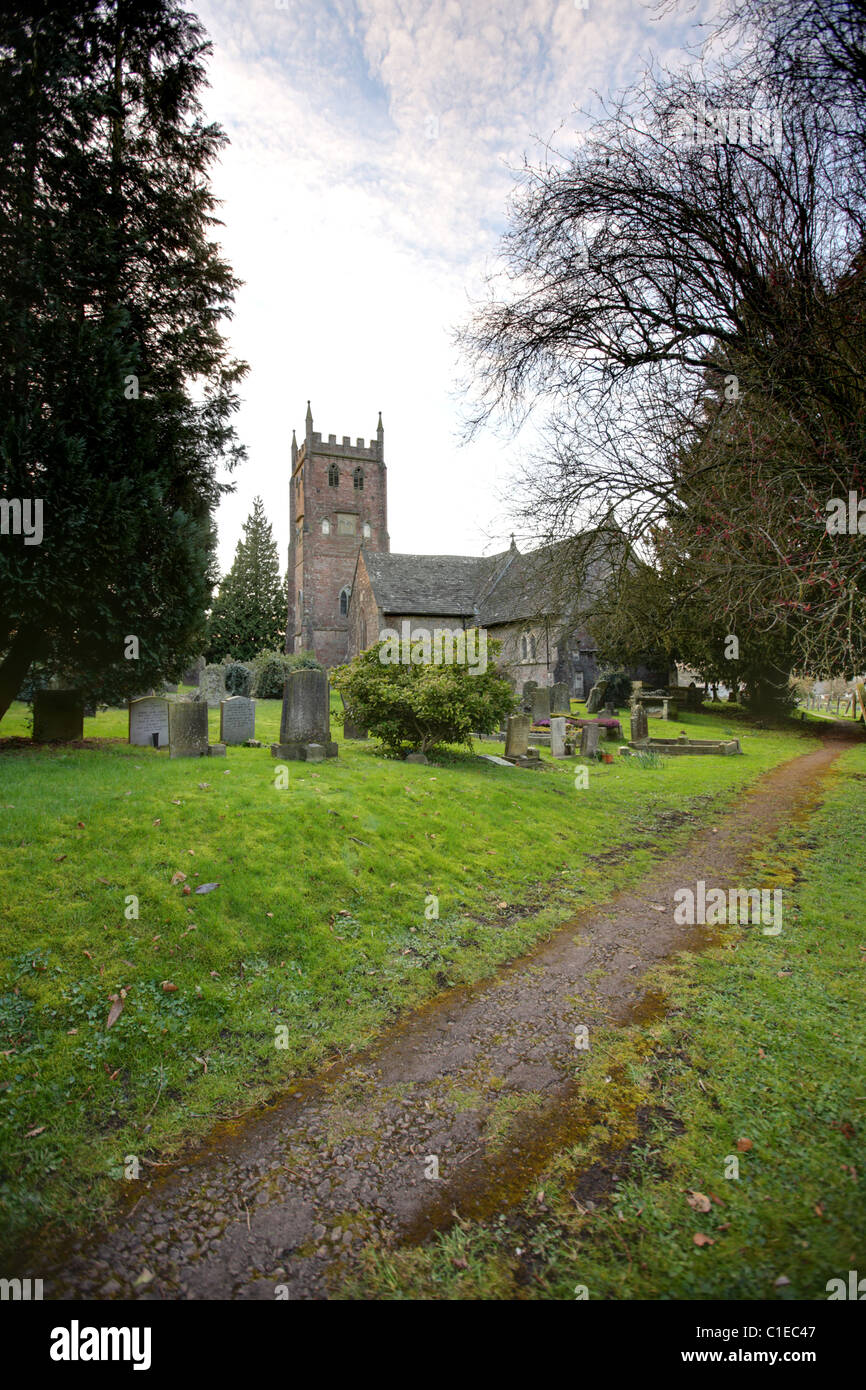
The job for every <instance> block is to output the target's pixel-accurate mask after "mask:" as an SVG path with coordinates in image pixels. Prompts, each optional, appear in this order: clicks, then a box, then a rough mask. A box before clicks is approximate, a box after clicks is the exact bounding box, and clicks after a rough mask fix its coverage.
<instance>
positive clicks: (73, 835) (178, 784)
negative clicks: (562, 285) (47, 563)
mask: <svg viewBox="0 0 866 1390" xmlns="http://www.w3.org/2000/svg"><path fill="white" fill-rule="evenodd" d="M279 715H280V706H279V704H278V702H276V701H269V702H260V703H259V705H258V709H257V736H258V737H259V738H261V740H262V742H263V744H264V745H265V746H264V747H263V748H261V749H246V748H236V749H229V750H228V755H227V757H226V758H225V759H222V758H221V759H204V760H191V759H190V760H176V761H170V760H169V758H168V754H167V752H166V751H160V752H157V751H156V750H153V749H148V748H130V747H129V746H128V745H127V744H126V743H125V742H118V743H114V744H112V743H106V744H105V745H103V746H102V747H100V748H90V749H80V750H75V749H68V748H66V749H65V748H63V746H62V745H59V746H56V747H53V748H41V749H30V748H26V749H23V750H20V751H19V750H17V749H15V750H12V749H8V748H7V749H6V750H4V751H3V752H0V847H2V856H0V902H2V905H3V906H2V917H0V933H2V945H3V953H2V959H3V962H4V964H3V967H2V974H0V1053H2V1056H0V1088H2V1090H0V1101H2V1120H0V1162H2V1171H3V1179H2V1191H0V1195H2V1205H3V1213H4V1214H3V1218H2V1220H3V1227H4V1231H3V1238H4V1240H5V1242H6V1244H7V1246H9V1245H14V1244H16V1243H20V1242H21V1241H22V1239H23V1238H24V1237H25V1236H26V1235H27V1234H28V1233H32V1232H33V1231H34V1230H35V1229H37V1228H38V1227H39V1226H40V1225H42V1224H43V1223H45V1222H53V1223H56V1224H57V1225H59V1226H63V1225H69V1226H75V1225H80V1224H82V1223H86V1222H89V1221H91V1220H92V1219H93V1217H94V1215H95V1214H96V1213H104V1212H105V1211H106V1210H107V1209H108V1208H110V1206H111V1203H112V1202H113V1201H115V1200H116V1199H117V1198H118V1196H119V1195H120V1193H121V1192H122V1190H123V1189H124V1187H125V1184H124V1183H123V1182H122V1181H121V1180H120V1175H121V1169H122V1162H123V1158H124V1156H125V1155H126V1154H128V1153H135V1154H137V1155H139V1156H142V1157H144V1158H149V1159H150V1160H151V1161H155V1160H157V1159H160V1158H162V1157H165V1156H166V1155H168V1154H171V1153H172V1152H176V1151H177V1149H178V1147H179V1146H180V1145H181V1143H182V1142H183V1141H185V1140H186V1139H188V1138H190V1137H192V1136H194V1135H197V1134H202V1133H204V1132H206V1131H207V1130H208V1129H209V1128H210V1127H211V1125H212V1124H213V1122H214V1120H215V1119H216V1118H218V1117H222V1116H228V1115H236V1114H239V1113H241V1112H243V1111H245V1110H248V1109H249V1108H251V1107H252V1106H253V1105H255V1104H256V1103H257V1102H258V1101H259V1100H261V1099H262V1098H263V1097H264V1096H266V1095H268V1094H269V1093H272V1092H273V1091H274V1090H275V1089H276V1088H278V1087H280V1086H282V1085H285V1084H286V1083H288V1082H289V1081H290V1080H291V1078H292V1077H297V1076H300V1075H303V1074H308V1073H309V1072H311V1071H312V1070H314V1069H315V1068H316V1067H318V1066H320V1065H321V1064H322V1063H324V1062H325V1061H327V1060H329V1059H331V1058H334V1057H337V1056H340V1055H345V1054H346V1053H349V1052H351V1051H353V1050H355V1049H357V1048H359V1047H361V1046H362V1045H363V1044H365V1043H366V1042H369V1040H370V1039H371V1038H372V1037H374V1036H375V1035H376V1034H377V1033H378V1032H380V1031H381V1029H382V1028H383V1026H384V1025H386V1024H387V1023H388V1022H389V1021H391V1020H393V1018H394V1017H395V1016H396V1015H397V1014H398V1013H399V1012H401V1011H402V1010H405V1009H407V1008H409V1007H411V1006H413V1005H416V1004H418V1003H420V1002H421V1001H423V1000H424V999H427V998H430V997H431V996H432V995H433V994H435V993H436V992H437V991H439V990H440V989H442V988H443V987H444V986H445V985H446V984H450V983H457V982H460V981H469V980H473V979H477V978H480V977H483V976H485V975H487V974H489V973H490V971H491V970H492V969H493V967H494V966H495V965H496V964H497V963H499V962H501V961H503V960H506V959H509V958H512V957H514V956H516V955H518V954H520V953H521V952H523V951H524V950H526V949H527V948H528V947H530V946H531V945H532V944H533V942H534V941H536V940H537V939H539V937H541V936H543V935H545V934H546V933H548V932H549V931H550V930H551V929H552V928H553V927H554V926H555V925H556V924H557V923H558V922H560V921H562V920H563V919H564V918H565V917H567V916H568V915H569V913H570V912H572V911H573V910H574V908H575V906H576V905H583V904H586V903H590V902H593V901H597V900H600V899H601V898H603V897H605V896H606V895H607V894H608V893H609V892H610V891H611V890H612V889H613V888H615V887H616V886H618V885H619V884H624V883H626V882H628V881H631V880H633V879H634V878H635V877H637V876H639V875H640V874H642V873H643V872H645V870H646V869H647V867H648V866H649V865H650V864H651V863H652V861H653V859H654V858H657V857H658V856H659V855H661V854H664V853H666V852H667V851H669V850H671V849H673V848H674V847H675V846H676V845H677V844H678V843H680V841H681V840H682V838H683V836H684V835H685V834H686V833H687V832H688V830H689V829H690V827H689V826H688V825H685V826H680V827H679V828H675V829H670V828H668V825H667V823H666V822H665V821H664V820H660V819H659V817H661V816H663V814H664V813H669V812H670V810H671V808H676V809H677V810H678V811H682V810H686V811H689V812H690V813H691V814H693V815H694V816H696V817H698V818H705V817H707V816H709V815H710V814H712V813H714V811H715V810H717V809H718V807H719V806H720V805H721V804H723V803H724V802H725V801H726V800H727V799H728V798H730V797H732V796H734V795H735V794H736V792H737V791H738V789H739V788H741V787H742V786H743V785H744V784H745V783H747V782H749V781H751V780H753V779H754V778H756V777H757V776H759V774H760V773H762V772H763V771H765V770H766V769H768V768H770V767H772V766H774V765H775V764H777V763H779V762H780V761H783V760H785V759H787V758H790V757H794V756H796V755H797V754H799V753H801V752H803V751H806V750H807V749H808V748H809V747H810V746H813V743H812V741H811V740H808V739H806V738H804V737H803V736H802V735H801V734H800V732H799V731H797V730H796V729H795V730H782V731H778V730H767V731H761V732H754V733H753V732H751V731H749V730H746V731H745V748H746V752H747V756H746V757H743V758H718V759H709V758H706V759H701V760H700V761H699V762H692V761H691V760H688V759H671V760H670V761H668V762H665V763H663V765H662V766H661V767H659V768H657V769H651V770H643V771H640V770H637V769H634V768H630V767H628V766H623V765H622V764H620V763H617V764H615V765H613V766H604V765H597V764H593V765H592V767H591V768H590V771H589V786H588V788H587V789H584V790H578V789H576V788H575V786H574V773H573V768H574V764H573V763H559V764H552V763H551V764H550V765H549V768H548V770H547V771H546V772H544V773H538V772H532V771H523V770H506V769H503V768H498V767H495V766H492V765H489V764H484V763H481V762H479V761H477V760H476V759H474V758H472V757H470V756H469V755H468V754H460V753H457V754H450V755H446V756H444V757H443V758H442V759H441V760H440V761H439V763H438V765H430V766H423V765H406V764H402V763H399V762H395V761H389V760H386V759H384V758H382V757H380V756H378V755H377V754H376V753H375V752H374V750H373V747H372V745H365V744H358V743H348V744H344V743H342V741H341V748H340V757H339V758H338V759H336V760H330V761H328V762H326V763H321V764H318V765H314V764H310V765H307V764H299V763H293V764H291V765H290V771H289V778H288V787H287V788H285V789H284V790H277V789H276V788H275V770H276V768H277V766H278V764H277V763H276V762H275V760H274V759H273V758H272V757H271V755H270V752H269V749H268V747H267V745H268V743H270V742H271V741H272V740H276V739H277V737H278V729H279ZM724 723H725V721H724V719H721V720H720V719H718V718H714V717H713V716H711V715H687V716H685V718H684V719H683V720H681V721H680V724H681V725H682V726H683V727H687V728H688V729H689V732H690V733H693V734H695V735H697V736H701V735H703V736H713V735H717V733H718V731H719V729H720V728H722V727H724ZM210 724H211V738H212V740H214V741H215V740H216V737H217V724H218V717H217V714H216V712H212V713H211V715H210ZM651 724H652V725H654V726H655V728H656V729H658V731H660V732H661V731H664V730H665V729H674V730H676V729H677V728H678V727H679V725H677V724H672V725H664V724H662V723H661V721H651ZM339 728H341V724H340V722H339V719H338V718H337V717H336V706H335V720H334V729H335V732H336V733H337V736H338V737H339V733H338V730H339ZM27 732H28V730H27V710H26V708H25V707H24V706H20V705H16V706H13V708H12V710H11V711H10V713H9V714H8V716H7V717H6V718H5V719H4V720H3V724H2V726H0V734H2V736H4V737H8V736H10V735H16V734H17V735H25V734H26V733H27ZM738 732H741V733H742V728H741V729H740V730H738ZM85 736H86V737H95V738H105V739H112V738H116V739H120V740H125V737H126V714H125V712H124V711H118V710H109V711H107V712H105V713H101V714H100V715H98V717H97V718H96V719H91V720H86V721H85ZM479 751H486V752H501V746H497V745H496V744H494V743H484V744H480V745H479ZM543 756H545V757H546V756H547V755H546V754H545V755H543ZM203 784H204V785H203ZM634 843H637V844H639V845H640V846H642V847H641V848H637V849H635V851H634V853H633V854H631V855H630V856H628V857H627V859H626V861H625V862H623V863H622V864H619V865H617V866H615V867H608V868H606V869H604V870H602V869H601V868H600V867H599V866H598V865H597V864H595V863H593V860H592V856H594V855H597V854H598V852H599V851H600V850H603V849H606V848H610V847H612V846H615V845H625V844H634ZM177 872H181V873H183V874H186V876H187V878H186V886H188V887H192V888H195V887H196V886H197V885H199V884H205V883H213V882H216V883H218V884H219V886H218V887H217V888H216V889H215V890H214V891H213V892H211V893H209V894H206V895H197V894H195V893H191V894H189V895H184V894H183V884H182V883H177V884H174V885H173V884H172V882H171V879H172V877H173V875H175V874H176V873H177ZM429 894H435V895H436V897H438V900H439V917H438V919H433V920H430V919H428V918H427V916H426V915H425V907H426V906H427V903H428V901H429V899H428V895H429ZM133 898H135V899H137V911H138V916H137V917H136V916H135V915H134V908H135V907H136V904H135V903H134V902H133V901H132V899H133ZM165 984H170V985H174V986H176V988H175V989H172V990H166V989H165V988H164V985H165ZM121 989H126V990H127V991H128V993H127V995H126V999H125V1003H124V1008H123V1012H122V1014H121V1016H120V1018H119V1020H118V1021H117V1022H116V1024H115V1025H114V1026H113V1027H112V1028H111V1029H110V1030H108V1029H107V1028H106V1019H107V1016H108V1011H109V1007H110V996H111V995H112V994H119V992H120V990H121ZM278 1028H284V1029H285V1030H287V1032H286V1033H285V1034H283V1035H282V1036H283V1037H285V1039H286V1041H287V1043H288V1046H287V1047H285V1048H278V1047H277V1046H276V1045H275V1039H276V1038H277V1032H276V1030H277V1029H278Z"/></svg>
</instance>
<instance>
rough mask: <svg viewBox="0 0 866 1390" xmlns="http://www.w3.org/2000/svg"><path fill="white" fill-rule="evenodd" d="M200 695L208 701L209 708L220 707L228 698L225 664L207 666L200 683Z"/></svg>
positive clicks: (203, 699)
mask: <svg viewBox="0 0 866 1390" xmlns="http://www.w3.org/2000/svg"><path fill="white" fill-rule="evenodd" d="M198 689H199V697H200V698H201V700H202V701H205V700H206V701H207V707H208V709H218V708H219V706H220V704H221V703H222V701H223V700H225V699H227V698H228V691H227V690H226V670H225V667H224V666H205V668H204V670H203V671H202V673H201V678H200V679H199V683H198Z"/></svg>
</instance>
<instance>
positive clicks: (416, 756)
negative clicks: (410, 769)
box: [403, 753, 427, 763]
mask: <svg viewBox="0 0 866 1390" xmlns="http://www.w3.org/2000/svg"><path fill="white" fill-rule="evenodd" d="M403 761H404V762H406V763H426V762H427V757H426V755H425V754H424V753H407V754H406V756H405V758H404V759H403Z"/></svg>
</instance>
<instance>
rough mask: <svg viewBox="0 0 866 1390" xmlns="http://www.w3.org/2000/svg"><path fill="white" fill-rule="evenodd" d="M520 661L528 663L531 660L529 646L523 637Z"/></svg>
mask: <svg viewBox="0 0 866 1390" xmlns="http://www.w3.org/2000/svg"><path fill="white" fill-rule="evenodd" d="M520 660H521V661H528V660H529V644H528V643H527V641H526V638H525V637H521V639H520Z"/></svg>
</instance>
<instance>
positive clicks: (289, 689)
mask: <svg viewBox="0 0 866 1390" xmlns="http://www.w3.org/2000/svg"><path fill="white" fill-rule="evenodd" d="M317 745H321V746H322V748H323V750H324V756H325V757H326V758H336V756H337V753H338V751H339V750H338V748H337V745H336V743H332V742H331V713H330V705H329V700H328V677H327V675H326V674H325V672H324V671H316V670H306V669H303V670H300V671H292V672H290V674H289V676H288V677H287V679H286V683H285V685H284V687H283V714H282V719H281V720H280V741H279V743H272V744H271V753H272V754H273V756H274V757H275V758H287V759H289V760H292V759H295V760H300V761H302V762H306V761H307V760H308V759H309V761H317V760H318V754H317V753H316V752H315V751H314V752H313V753H312V755H311V754H310V753H309V751H308V750H309V749H310V748H315V747H316V746H317Z"/></svg>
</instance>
